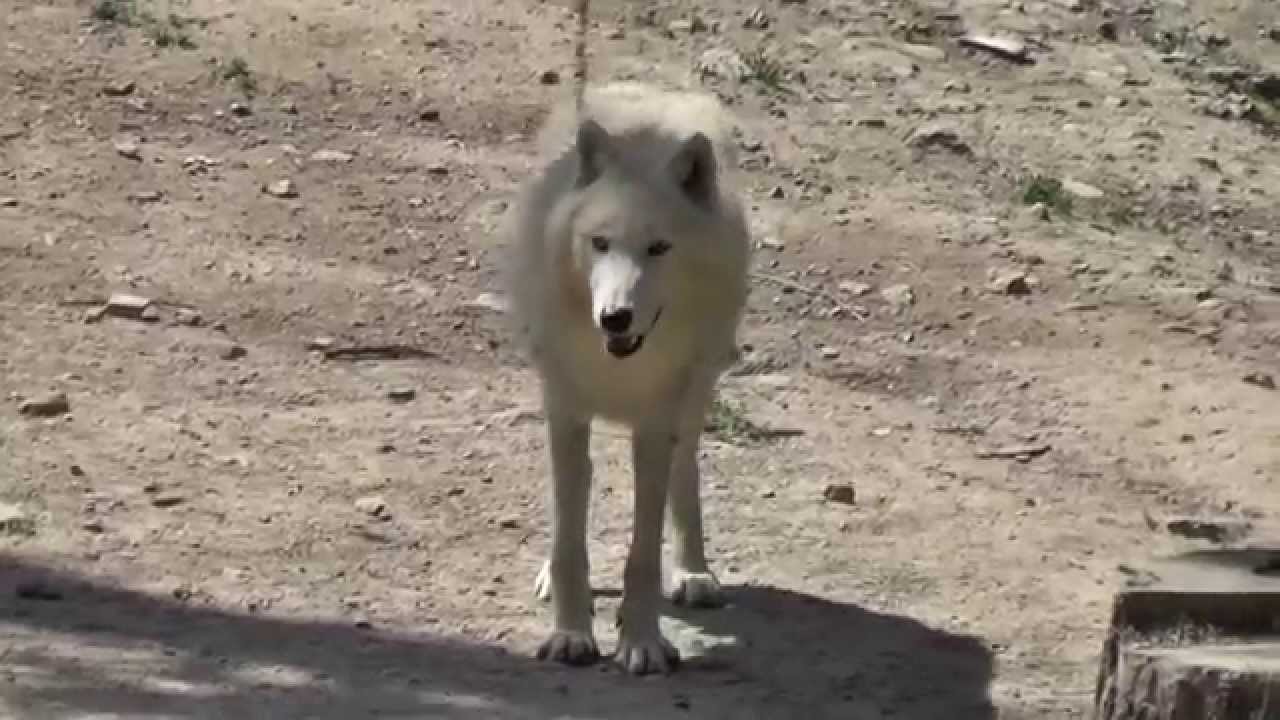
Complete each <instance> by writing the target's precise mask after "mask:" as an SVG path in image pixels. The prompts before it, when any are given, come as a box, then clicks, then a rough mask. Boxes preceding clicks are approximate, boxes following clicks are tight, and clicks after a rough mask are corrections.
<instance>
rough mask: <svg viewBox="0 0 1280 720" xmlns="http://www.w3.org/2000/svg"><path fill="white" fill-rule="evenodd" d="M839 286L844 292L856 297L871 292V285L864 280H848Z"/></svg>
mask: <svg viewBox="0 0 1280 720" xmlns="http://www.w3.org/2000/svg"><path fill="white" fill-rule="evenodd" d="M837 287H839V288H840V290H841V291H842V292H846V293H849V294H850V295H852V296H854V297H863V296H864V295H866V294H867V293H869V292H871V286H870V285H869V284H867V283H864V282H856V281H846V282H842V283H840V284H839V285H838V286H837Z"/></svg>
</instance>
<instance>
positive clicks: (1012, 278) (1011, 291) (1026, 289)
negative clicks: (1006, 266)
mask: <svg viewBox="0 0 1280 720" xmlns="http://www.w3.org/2000/svg"><path fill="white" fill-rule="evenodd" d="M991 274H992V278H991V281H990V282H988V283H987V289H988V290H990V291H991V292H995V293H1000V294H1001V295H1029V294H1030V293H1031V286H1032V283H1031V282H1030V281H1029V276H1028V275H1027V274H1026V273H1025V272H1022V271H1021V270H1010V271H1006V272H999V271H996V270H994V269H993V270H992V273H991Z"/></svg>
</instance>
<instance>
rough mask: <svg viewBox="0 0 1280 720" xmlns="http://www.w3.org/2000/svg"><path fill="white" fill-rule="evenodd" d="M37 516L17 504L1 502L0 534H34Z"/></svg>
mask: <svg viewBox="0 0 1280 720" xmlns="http://www.w3.org/2000/svg"><path fill="white" fill-rule="evenodd" d="M35 532H36V521H35V518H33V517H31V516H30V515H28V514H27V513H25V512H23V511H22V508H20V507H18V506H17V505H10V504H8V503H0V535H34V534H35Z"/></svg>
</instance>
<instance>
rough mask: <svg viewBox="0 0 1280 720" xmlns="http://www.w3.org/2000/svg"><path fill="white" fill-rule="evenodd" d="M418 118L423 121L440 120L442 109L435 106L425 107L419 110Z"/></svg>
mask: <svg viewBox="0 0 1280 720" xmlns="http://www.w3.org/2000/svg"><path fill="white" fill-rule="evenodd" d="M418 119H419V120H421V121H422V122H431V123H433V122H440V111H439V110H437V109H435V108H425V109H423V110H420V111H419V112H418Z"/></svg>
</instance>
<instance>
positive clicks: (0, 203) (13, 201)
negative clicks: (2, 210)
mask: <svg viewBox="0 0 1280 720" xmlns="http://www.w3.org/2000/svg"><path fill="white" fill-rule="evenodd" d="M0 207H18V198H16V197H12V196H10V195H5V196H3V197H0Z"/></svg>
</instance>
